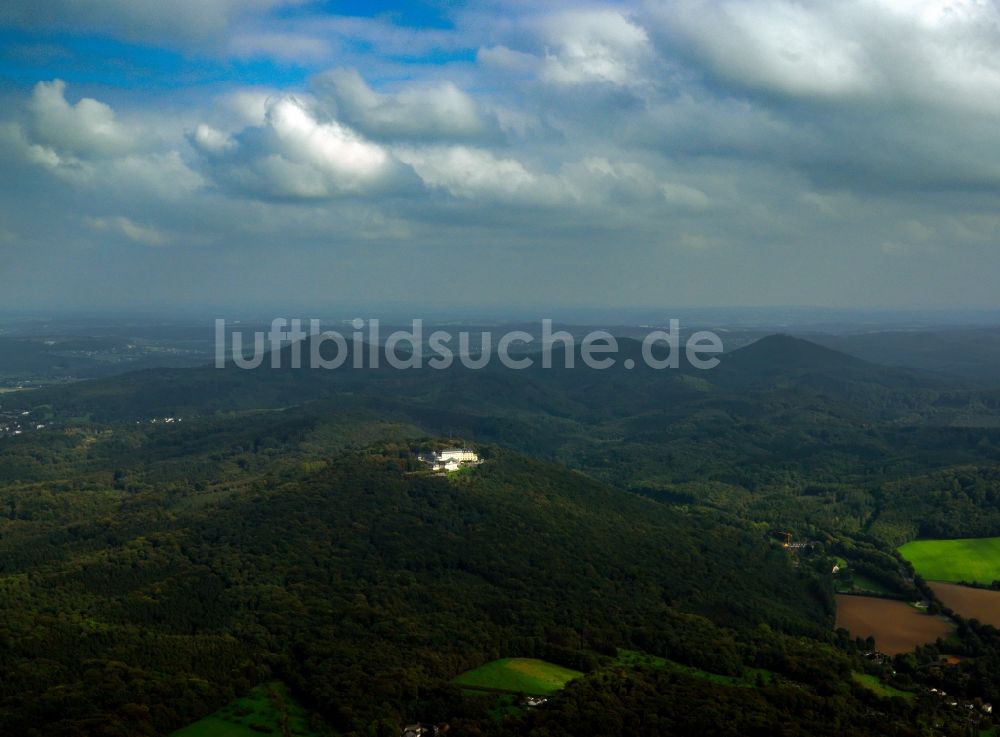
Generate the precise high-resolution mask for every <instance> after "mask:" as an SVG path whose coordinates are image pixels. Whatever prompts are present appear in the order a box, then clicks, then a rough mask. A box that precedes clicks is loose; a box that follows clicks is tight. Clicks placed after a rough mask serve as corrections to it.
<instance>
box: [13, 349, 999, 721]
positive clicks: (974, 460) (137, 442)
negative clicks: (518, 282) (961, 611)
mask: <svg viewBox="0 0 1000 737" xmlns="http://www.w3.org/2000/svg"><path fill="white" fill-rule="evenodd" d="M623 350H625V351H626V352H628V351H631V352H633V353H634V354H635V355H639V353H638V351H639V348H638V344H635V343H634V342H633V343H627V342H624V341H623ZM724 359H731V360H732V365H731V367H729V368H727V365H726V364H725V363H724V364H723V365H722V366H721V367H720V368H719V369H718V370H715V371H693V370H690V369H680V370H669V369H668V370H663V371H654V370H652V369H646V368H641V369H640V368H637V369H635V370H632V371H630V370H627V369H624V368H622V369H617V370H610V371H593V370H587V369H581V368H577V369H572V370H570V369H552V370H545V369H540V368H539V369H533V370H530V371H511V370H508V369H502V368H499V367H494V368H490V369H484V370H481V371H471V370H467V369H464V368H460V367H458V368H453V369H450V370H448V371H436V370H431V369H424V370H410V371H399V370H395V369H390V368H385V369H381V370H377V371H364V370H363V371H355V370H351V369H343V370H336V371H323V370H309V369H301V370H270V369H259V370H252V371H245V370H238V369H235V368H231V367H230V368H228V369H225V370H219V369H214V368H201V369H184V370H155V371H144V372H136V373H133V374H127V375H124V376H121V377H116V378H115V379H111V380H98V381H93V382H81V383H78V384H74V385H71V386H64V387H59V388H53V389H47V390H37V391H30V392H20V393H16V394H11V395H4V398H3V399H4V409H5V410H8V411H18V412H20V411H24V412H28V413H29V414H28V415H27V417H29V418H31V421H37V424H40V425H43V426H44V427H42V428H40V429H37V430H32V431H31V432H27V433H25V434H22V435H20V436H17V437H4V438H0V512H2V516H0V591H2V596H0V726H2V728H3V729H2V731H3V733H4V734H7V733H8V732H9V733H10V734H23V735H28V736H29V737H42V736H43V735H44V737H51V736H57V737H63V736H65V737H79V736H80V735H86V736H88V737H89V736H90V735H94V736H96V735H103V736H106V737H107V736H112V735H113V736H114V737H119V736H120V737H126V736H128V737H133V736H134V735H143V736H145V735H161V734H167V733H169V731H170V730H172V729H174V728H176V727H178V726H180V725H182V724H184V723H186V722H190V721H194V720H195V719H198V718H200V717H202V716H205V715H206V714H208V713H210V712H212V711H213V710H215V709H217V708H219V707H220V706H222V705H223V704H225V703H226V702H228V701H229V700H231V699H232V698H234V697H236V696H239V695H241V694H245V693H246V692H247V691H248V690H249V689H250V688H251V687H252V686H254V685H256V684H258V683H262V682H264V681H265V680H266V679H280V680H282V681H284V682H285V683H286V684H287V685H288V686H289V687H290V688H291V689H292V693H294V694H295V695H296V696H297V697H298V698H300V699H302V700H303V702H304V703H305V704H306V706H307V707H308V708H309V709H310V710H312V711H313V713H315V714H317V715H318V716H317V719H318V720H319V721H318V722H317V725H318V726H317V731H318V733H324V730H326V731H329V730H330V729H335V730H337V731H339V732H340V733H343V734H351V735H362V734H366V735H367V734H377V735H380V737H381V736H382V735H389V736H394V735H398V733H399V725H400V724H401V723H403V722H405V721H406V720H412V719H432V720H435V721H437V720H452V722H453V724H455V725H456V733H459V734H472V735H478V734H490V735H528V734H537V735H538V736H539V737H556V736H559V737H561V736H562V735H566V734H578V733H579V732H580V731H581V728H582V725H583V724H585V723H586V719H585V718H584V716H583V715H586V714H588V713H591V712H590V711H588V710H587V708H586V707H585V706H583V705H585V704H586V703H588V702H592V703H602V704H604V706H603V707H602V708H601V709H598V713H594V714H593V718H594V719H598V718H600V719H610V720H611V721H610V722H608V723H609V724H626V723H631V722H629V719H632V718H633V717H634V714H636V713H646V712H647V711H652V712H655V713H656V714H660V715H663V717H664V721H663V722H661V723H660V724H661V726H662V730H661V731H666V732H668V733H677V734H686V733H699V732H700V733H712V731H713V730H715V731H716V732H718V733H726V732H725V730H724V729H722V728H721V727H719V725H729V726H734V724H735V726H736V727H739V725H740V723H739V722H737V723H734V722H733V718H734V717H733V715H735V714H739V713H743V712H746V713H752V714H753V715H754V717H753V719H754V720H755V721H754V724H755V725H756V727H757V728H759V731H760V733H766V734H772V733H784V734H830V735H834V734H871V733H875V734H900V735H910V734H921V733H929V730H928V728H927V725H928V724H939V723H941V721H940V720H941V719H942V718H943V717H941V715H940V714H938V713H936V712H934V708H933V707H930V710H929V711H927V710H923V709H922V708H913V707H910V708H906V709H904V708H902V707H899V706H898V705H897V706H887V705H885V704H878V703H877V702H876V703H875V704H874V705H873V703H872V702H873V700H875V699H876V697H875V696H872V695H871V694H870V693H868V694H865V693H863V692H859V689H860V687H859V686H857V685H856V684H855V683H854V681H853V680H852V675H851V673H852V671H855V672H860V671H863V670H865V669H866V668H869V667H870V666H869V665H868V664H867V662H866V661H864V660H863V658H862V657H861V655H860V654H859V652H858V649H859V646H858V645H857V644H856V643H853V642H851V641H850V639H849V638H846V637H845V636H844V635H836V634H835V633H834V632H833V631H832V626H831V625H832V618H831V615H832V596H833V586H832V582H831V576H830V570H831V567H832V563H831V561H832V560H833V558H832V556H833V555H835V554H837V555H847V556H855V558H856V559H858V560H860V561H862V563H863V564H864V565H866V566H868V568H866V569H865V570H867V571H870V572H872V573H873V575H879V576H882V577H884V579H885V580H886V581H889V583H890V585H891V586H895V587H896V590H897V591H898V592H900V593H899V594H898V595H903V596H905V595H910V594H913V592H914V589H913V584H912V583H909V582H907V581H904V580H902V579H900V575H899V571H900V564H899V562H898V561H897V560H896V558H894V557H893V553H892V552H891V551H892V549H891V547H889V544H890V542H891V543H892V544H896V543H897V542H899V541H901V539H903V538H907V537H909V536H912V535H913V534H915V533H916V531H917V530H918V529H920V528H921V526H923V527H924V528H927V529H932V528H934V529H948V530H950V531H954V532H955V534H960V533H961V532H962V530H963V529H966V528H965V527H963V525H965V524H966V523H965V521H964V520H966V519H968V518H969V517H970V515H971V514H975V515H976V530H975V531H976V533H977V534H1000V515H998V514H996V512H995V510H993V511H991V510H990V509H989V508H988V507H989V503H990V500H993V499H995V498H996V495H995V494H993V493H991V490H992V489H993V485H994V479H995V475H994V474H993V473H992V471H991V467H993V466H995V462H996V458H997V457H1000V430H998V429H997V428H998V425H1000V423H998V421H997V419H998V414H1000V412H998V409H1000V404H998V403H997V398H996V396H995V395H993V394H990V392H989V391H985V390H980V389H969V388H966V387H964V386H961V385H957V384H951V383H947V382H945V383H942V380H940V379H938V378H937V377H928V376H926V375H923V374H915V373H912V372H902V373H901V372H899V371H897V370H894V369H883V368H880V367H876V366H871V365H869V364H865V363H863V362H858V361H855V360H853V359H849V358H838V357H837V356H836V354H834V355H833V356H831V355H830V353H829V352H827V351H825V350H824V349H818V348H816V347H815V346H812V345H810V344H803V343H802V342H801V341H792V340H789V339H786V338H775V339H770V340H766V341H761V344H760V345H758V346H757V347H756V348H754V347H753V346H751V347H749V348H747V349H745V350H744V351H740V352H734V353H733V354H732V355H731V356H726V357H724ZM741 366H742V368H741ZM741 372H742V374H743V378H740V374H741ZM734 376H735V378H734ZM747 377H749V379H747ZM744 379H747V380H744ZM15 408H16V410H15ZM168 420H170V421H169V422H168ZM32 424H34V422H32ZM454 443H462V444H472V445H473V446H474V447H476V448H477V449H478V450H479V451H480V452H481V453H482V454H483V455H484V457H485V458H486V462H485V463H484V464H483V465H481V466H479V467H477V468H475V469H467V470H464V471H462V472H460V473H458V474H457V475H454V476H448V477H440V476H433V475H429V474H428V473H427V472H426V470H425V469H424V467H423V465H422V464H421V463H420V462H419V461H418V460H417V454H418V453H419V452H420V451H422V450H427V449H428V448H441V447H445V446H447V445H448V444H454ZM938 478H944V479H948V481H949V485H950V487H951V489H952V490H951V492H950V494H949V495H948V496H949V500H950V501H949V502H948V504H946V505H935V506H933V508H928V506H927V505H926V504H922V503H921V500H923V499H924V498H925V494H924V489H926V488H927V487H928V486H931V485H935V484H937V479H938ZM914 510H916V511H919V513H920V514H921V515H923V519H922V520H920V521H918V520H915V519H914V518H913V513H914ZM776 530H778V531H780V530H792V531H794V533H795V535H796V539H800V540H809V541H810V542H811V546H810V548H809V550H808V552H802V553H801V554H795V555H790V554H789V553H788V551H785V550H783V549H782V548H781V547H780V545H779V544H778V543H777V542H776V541H775V540H774V535H773V534H771V533H773V532H774V531H776ZM880 580H881V579H880ZM983 636H985V635H982V633H979V634H977V637H979V638H980V639H981V638H982V637H983ZM862 645H863V643H862ZM620 649H627V650H637V651H641V652H644V653H647V654H650V655H653V656H657V657H660V658H667V659H668V660H669V662H670V663H673V664H674V665H673V666H670V667H672V668H674V669H675V670H674V671H671V672H669V673H664V672H662V671H658V670H655V669H654V671H648V670H643V669H642V668H637V667H631V666H625V665H623V664H622V663H620V662H619V661H617V660H616V659H615V658H616V655H617V653H618V651H619V650H620ZM508 656H509V657H532V656H534V657H543V658H546V659H549V660H552V661H554V662H556V663H559V664H561V665H565V666H568V667H572V668H575V669H577V670H582V671H584V672H586V673H587V674H588V675H587V677H586V678H584V679H582V680H581V681H580V682H579V683H575V684H573V685H571V686H570V688H569V689H567V691H566V694H565V698H559V699H554V700H553V703H552V704H551V705H550V706H549V707H548V708H547V709H546V710H544V711H541V712H538V713H537V714H523V713H522V714H519V715H512V716H511V718H510V719H504V718H502V716H503V715H502V714H498V712H497V711H496V709H495V706H491V705H484V704H483V703H480V702H476V701H475V700H470V699H469V698H467V697H466V696H464V695H463V694H462V693H461V692H460V691H458V690H457V689H456V688H454V687H452V686H450V685H449V681H450V679H451V678H452V677H454V676H455V675H457V674H458V673H460V672H461V671H463V670H464V669H466V668H469V667H472V666H476V665H481V664H482V663H484V662H486V661H488V660H491V659H493V658H498V657H508ZM927 657H928V659H930V660H933V659H934V658H935V657H936V656H935V655H933V654H932V655H928V656H927ZM984 662H986V661H984ZM895 667H896V668H897V669H898V670H899V671H900V673H901V674H905V676H906V677H907V678H910V679H911V680H910V683H911V684H912V683H913V682H915V681H918V680H919V679H925V680H926V679H928V678H930V677H931V676H928V675H927V674H928V673H930V671H927V670H926V669H923V668H922V664H917V663H916V662H913V663H907V662H897V663H895ZM976 667H979V666H977V665H976V663H975V662H974V661H970V663H969V665H968V666H966V665H962V666H961V668H968V669H970V670H971V669H972V668H976ZM982 667H983V668H985V667H986V666H982ZM677 668H689V669H692V670H681V671H679V672H678V671H676V669H677ZM885 672H886V673H888V670H886V671H885ZM957 672H964V671H957ZM753 674H756V675H753ZM692 679H694V681H693V682H692ZM720 679H721V680H720ZM748 681H749V683H750V685H753V686H754V687H753V688H749V687H748ZM956 681H961V679H958V678H956ZM921 682H922V681H921ZM964 683H966V684H967V685H966V686H965V687H963V688H966V689H967V690H968V691H969V696H970V698H971V697H974V696H979V697H988V698H996V700H997V701H998V702H1000V684H993V683H992V681H990V680H988V679H984V678H981V677H979V678H975V679H973V678H966V679H965V680H964ZM949 687H950V688H954V687H953V686H949ZM694 691H698V692H699V693H702V694H708V696H707V697H706V699H702V700H701V701H699V700H697V699H695V700H694V701H692V693H693V692H694ZM706 701H707V703H710V704H716V705H717V707H718V708H717V709H708V710H706V711H705V712H704V714H692V713H691V712H690V711H689V710H688V709H687V708H686V707H685V706H684V704H690V703H695V702H697V703H703V702H706ZM873 709H874V711H873ZM637 710H638V711H637ZM872 713H877V714H880V715H882V717H883V721H880V722H872V720H871V714H872ZM668 715H669V716H668ZM789 724H792V725H794V726H788V725H789ZM890 727H891V728H890ZM608 729H609V730H610V731H605V732H604V733H606V734H618V733H620V732H618V731H615V728H613V727H609V728H608ZM931 731H932V730H931ZM647 733H651V734H652V733H655V732H648V731H647ZM730 733H732V730H730ZM937 733H942V734H953V733H956V732H948V731H938V732H937Z"/></svg>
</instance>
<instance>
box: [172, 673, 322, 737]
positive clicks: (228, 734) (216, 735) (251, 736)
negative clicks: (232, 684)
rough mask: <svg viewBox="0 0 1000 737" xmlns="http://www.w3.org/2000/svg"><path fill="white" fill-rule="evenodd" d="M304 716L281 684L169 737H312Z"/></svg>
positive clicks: (270, 685) (255, 692) (268, 686)
mask: <svg viewBox="0 0 1000 737" xmlns="http://www.w3.org/2000/svg"><path fill="white" fill-rule="evenodd" d="M308 724H309V721H308V718H307V717H306V712H305V710H304V709H303V708H302V706H301V705H299V704H298V702H296V701H295V700H294V699H293V698H292V697H291V695H290V694H289V693H288V690H287V689H286V688H285V687H284V685H283V684H281V683H277V682H275V683H268V684H266V685H263V686H258V687H257V688H255V689H254V690H253V691H251V692H250V693H249V694H247V695H246V696H244V697H243V698H241V699H237V700H236V701H234V702H233V703H231V704H229V705H228V706H225V707H223V708H222V709H220V710H219V711H217V712H215V713H214V714H211V715H209V716H207V717H205V718H204V719H200V720H198V721H197V722H194V723H193V724H189V725H188V726H186V727H183V728H182V729H179V730H177V731H176V732H174V733H173V734H172V735H170V737H263V736H264V735H276V736H277V737H293V736H294V737H314V735H315V733H314V732H313V731H312V730H310V729H309V726H308Z"/></svg>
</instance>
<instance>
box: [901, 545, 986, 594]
mask: <svg viewBox="0 0 1000 737" xmlns="http://www.w3.org/2000/svg"><path fill="white" fill-rule="evenodd" d="M899 553H900V555H902V556H903V557H904V558H906V559H907V560H908V561H910V563H912V564H913V567H914V568H915V569H916V571H917V573H919V574H920V575H921V576H923V577H924V578H925V579H927V580H929V581H953V582H958V581H974V582H977V583H985V584H988V583H992V582H993V581H996V580H1000V537H974V538H963V539H958V540H914V541H912V542H908V543H906V544H905V545H903V546H901V547H900V548H899Z"/></svg>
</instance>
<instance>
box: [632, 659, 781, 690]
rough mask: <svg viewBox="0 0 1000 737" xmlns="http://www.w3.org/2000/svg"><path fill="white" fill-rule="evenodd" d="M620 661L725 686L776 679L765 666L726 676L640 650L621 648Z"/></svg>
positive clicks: (765, 682)
mask: <svg viewBox="0 0 1000 737" xmlns="http://www.w3.org/2000/svg"><path fill="white" fill-rule="evenodd" d="M618 662H619V663H621V664H622V665H632V666H640V665H644V666H649V667H652V668H669V669H670V670H674V671H677V672H679V673H683V674H685V675H688V676H694V677H695V678H703V679H705V680H706V681H712V683H721V684H723V685H725V686H735V687H737V688H753V687H754V686H756V685H757V684H758V683H763V684H769V683H771V681H772V680H773V679H774V673H772V672H771V671H769V670H766V669H765V668H746V669H744V673H743V675H742V676H738V677H737V676H724V675H720V674H719V673H709V672H708V671H707V670H702V669H701V668H693V667H691V666H690V665H683V664H681V663H677V662H675V661H673V660H667V659H666V658H660V657H657V656H655V655H647V654H646V653H642V652H639V651H638V650H619V651H618Z"/></svg>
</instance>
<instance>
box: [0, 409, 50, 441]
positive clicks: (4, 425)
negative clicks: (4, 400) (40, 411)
mask: <svg viewBox="0 0 1000 737" xmlns="http://www.w3.org/2000/svg"><path fill="white" fill-rule="evenodd" d="M44 429H45V425H44V424H43V423H40V422H35V421H34V420H33V419H31V412H29V411H28V410H20V411H9V412H4V411H3V410H0V438H8V437H13V436H15V435H23V434H24V433H26V432H31V431H33V430H44Z"/></svg>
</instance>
